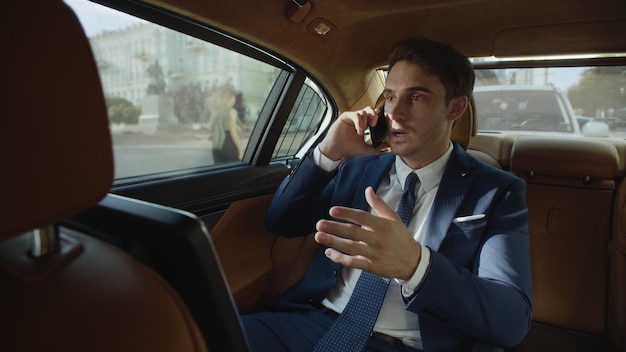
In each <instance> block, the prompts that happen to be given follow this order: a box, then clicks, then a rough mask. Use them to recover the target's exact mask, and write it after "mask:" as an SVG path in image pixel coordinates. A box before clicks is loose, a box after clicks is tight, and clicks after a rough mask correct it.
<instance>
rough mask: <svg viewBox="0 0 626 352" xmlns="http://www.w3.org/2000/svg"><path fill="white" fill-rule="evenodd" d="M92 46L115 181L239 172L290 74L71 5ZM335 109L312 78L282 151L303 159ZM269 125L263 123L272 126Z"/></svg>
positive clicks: (99, 9)
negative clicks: (225, 169) (235, 168)
mask: <svg viewBox="0 0 626 352" xmlns="http://www.w3.org/2000/svg"><path fill="white" fill-rule="evenodd" d="M66 3H67V4H68V5H70V7H72V8H73V10H74V11H75V12H76V14H77V15H78V17H79V20H80V21H81V24H82V25H83V27H84V29H85V31H86V33H87V36H88V38H89V42H90V44H91V46H92V50H93V52H94V56H95V59H96V64H97V66H98V71H99V73H100V77H101V82H102V86H103V90H104V94H105V99H106V104H107V109H108V112H109V122H110V129H111V133H112V138H113V148H114V159H115V179H116V182H117V183H118V184H119V182H120V180H123V179H126V178H132V177H137V176H145V175H156V174H163V173H169V174H171V173H172V172H174V173H175V172H177V171H184V170H192V169H194V168H200V167H207V166H211V165H217V164H219V165H227V164H234V165H238V164H240V163H241V160H242V156H243V155H244V153H245V152H246V148H252V149H254V148H255V143H257V141H252V140H250V137H251V135H252V131H253V130H254V129H255V128H259V129H264V128H265V127H264V126H257V123H258V122H259V116H260V114H261V111H262V110H263V108H264V105H265V104H266V102H267V101H268V99H270V96H271V92H272V89H273V87H274V86H275V85H276V82H277V80H279V77H280V76H281V73H282V72H284V70H283V69H282V68H279V67H276V66H274V65H272V64H269V63H267V62H265V61H261V60H258V59H255V58H251V57H249V56H246V55H243V54H240V53H239V52H236V51H233V50H230V49H228V48H226V47H223V46H219V45H215V44H212V43H210V42H207V41H204V40H201V39H198V38H196V37H193V36H190V35H187V34H184V33H180V32H177V31H174V30H171V29H169V28H167V27H164V26H161V25H158V24H155V23H151V22H149V21H145V20H143V19H140V18H137V17H134V16H131V15H129V14H126V13H123V12H120V11H117V10H113V9H110V8H107V7H104V6H102V5H99V4H95V3H92V2H89V1H86V0H66ZM329 106H330V105H329V103H328V101H327V99H326V98H325V97H324V95H323V94H322V93H321V92H320V90H319V89H318V88H317V86H316V85H315V84H314V83H313V82H312V81H310V80H308V79H307V81H306V84H305V85H303V87H302V89H301V92H300V95H299V96H298V99H297V101H296V104H295V105H294V107H293V111H292V112H291V114H290V116H289V119H288V122H287V125H286V126H285V129H284V130H283V134H282V135H281V137H280V140H279V143H278V145H277V146H276V149H275V151H274V153H273V157H274V158H279V157H290V156H296V154H297V153H298V152H299V151H300V149H301V148H305V147H306V145H307V142H308V141H309V140H310V139H313V138H314V137H315V134H316V133H319V132H320V131H319V129H320V126H321V125H322V124H321V122H322V119H323V118H325V117H327V112H328V110H329ZM264 123H265V121H263V122H259V124H264Z"/></svg>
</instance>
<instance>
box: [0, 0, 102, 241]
mask: <svg viewBox="0 0 626 352" xmlns="http://www.w3.org/2000/svg"><path fill="white" fill-rule="evenodd" d="M0 12H1V13H2V14H3V15H4V16H3V20H2V21H1V22H0V38H1V40H0V41H1V42H2V46H3V48H4V50H3V52H4V54H3V55H0V70H1V72H0V76H1V77H2V85H3V89H2V91H3V94H2V95H0V106H2V110H3V113H2V116H3V119H4V123H3V128H2V129H1V131H2V132H0V133H1V135H0V141H1V142H0V143H2V147H1V149H2V165H3V172H2V173H1V175H2V176H0V184H2V187H3V191H2V197H1V199H2V200H1V202H2V203H1V204H2V206H1V209H2V221H0V240H2V239H6V238H8V237H12V236H15V235H18V234H20V233H23V232H26V231H30V230H32V229H34V228H39V227H42V226H46V225H49V224H52V223H55V222H57V221H58V220H60V219H63V218H66V217H68V216H71V215H74V214H77V213H79V212H80V211H82V210H84V209H86V208H88V207H90V206H93V205H95V204H96V203H97V202H98V201H99V200H100V199H102V198H103V197H104V196H105V195H106V193H107V192H108V190H109V189H110V187H111V183H112V181H113V157H112V147H111V135H110V132H109V127H108V118H107V110H106V107H105V102H104V95H103V92H102V86H101V85H100V78H99V76H98V71H97V69H96V64H95V62H94V58H93V56H92V52H91V48H90V46H89V42H88V40H87V38H86V36H85V34H84V31H83V29H82V27H81V25H80V23H79V22H78V19H77V18H76V16H75V15H74V13H73V12H72V10H70V8H68V7H67V5H65V4H64V3H63V1H61V0H53V1H40V2H37V4H36V5H35V6H32V5H28V2H24V1H2V2H0ZM25 19H28V20H25Z"/></svg>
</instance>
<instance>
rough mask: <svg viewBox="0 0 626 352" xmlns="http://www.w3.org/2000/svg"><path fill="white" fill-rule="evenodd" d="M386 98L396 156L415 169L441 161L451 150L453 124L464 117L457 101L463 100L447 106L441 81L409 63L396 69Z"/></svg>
mask: <svg viewBox="0 0 626 352" xmlns="http://www.w3.org/2000/svg"><path fill="white" fill-rule="evenodd" d="M383 94H384V96H385V112H386V113H387V114H388V116H389V118H390V121H389V122H390V125H389V136H388V139H387V141H388V143H389V146H390V147H391V150H392V152H393V153H394V154H396V155H399V156H401V157H402V159H403V160H404V161H405V163H407V165H409V166H411V167H412V168H420V167H423V166H425V165H427V164H429V163H431V162H432V161H434V160H435V159H437V158H438V157H440V156H441V155H442V154H443V153H444V152H445V150H446V149H447V147H448V141H449V140H450V131H451V129H452V123H453V121H454V119H455V118H456V117H457V116H459V115H460V113H459V112H458V111H456V110H458V109H459V108H461V107H459V106H458V101H457V100H458V99H462V98H455V99H453V100H452V102H451V103H450V104H449V105H446V103H445V97H446V90H445V88H444V86H443V84H442V83H441V81H440V80H439V77H437V76H434V75H430V74H428V73H427V72H425V71H424V70H422V69H421V68H420V67H419V66H418V65H415V64H412V63H409V62H408V61H399V62H397V63H396V64H395V65H394V66H393V67H392V69H391V70H390V71H389V75H388V76H387V82H386V84H385V90H384V91H383ZM462 108H464V106H462ZM455 109H456V110H455ZM462 112H463V111H462V110H461V113H462Z"/></svg>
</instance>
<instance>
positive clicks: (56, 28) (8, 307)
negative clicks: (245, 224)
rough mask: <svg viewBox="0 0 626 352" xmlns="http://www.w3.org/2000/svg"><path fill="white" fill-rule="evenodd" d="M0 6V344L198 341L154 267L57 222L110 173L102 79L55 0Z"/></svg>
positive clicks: (91, 199)
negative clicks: (0, 17)
mask: <svg viewBox="0 0 626 352" xmlns="http://www.w3.org/2000/svg"><path fill="white" fill-rule="evenodd" d="M0 12H2V14H3V15H4V16H3V21H2V22H1V24H0V37H1V38H2V43H3V47H4V51H3V55H1V56H0V70H2V72H1V76H2V85H3V94H2V95H0V106H2V108H3V114H2V116H3V124H4V127H3V128H2V132H1V133H2V134H1V136H0V140H1V143H2V153H3V154H2V161H3V172H2V173H1V176H0V177H1V179H0V183H1V184H2V185H3V186H2V187H3V190H2V197H1V198H0V199H1V200H0V202H1V204H2V207H1V208H2V211H1V214H2V221H0V287H2V289H1V290H0V301H1V302H2V306H3V310H2V314H0V350H3V351H46V350H49V351H206V346H205V343H204V340H203V339H202V336H201V334H200V333H199V330H198V328H197V326H196V323H195V322H194V320H193V318H192V316H191V315H190V313H189V311H188V309H187V307H186V306H185V304H184V303H183V302H182V300H181V299H180V298H179V296H178V294H177V293H176V292H175V291H174V290H172V288H171V287H170V286H169V285H168V284H167V283H166V282H165V281H164V280H163V279H162V278H161V277H159V276H158V275H156V274H154V273H153V272H152V271H150V270H148V269H147V268H146V267H144V266H143V265H142V264H140V263H139V262H137V261H136V260H135V259H133V258H132V257H130V256H129V255H127V254H126V253H124V252H123V251H121V250H119V249H118V248H116V247H113V246H111V245H108V244H106V243H103V242H101V241H99V240H97V239H95V238H92V237H90V236H87V235H85V234H83V233H80V232H77V231H72V230H69V229H67V228H62V227H59V226H57V223H58V222H59V221H60V220H62V219H64V218H66V217H69V216H72V215H75V214H77V213H79V212H81V211H82V210H85V209H87V208H89V207H91V206H93V205H95V204H96V203H98V201H99V200H100V199H102V198H103V197H104V196H105V195H106V194H107V192H108V190H109V188H110V187H111V183H112V180H113V158H112V146H111V136H110V133H109V129H108V118H107V113H106V108H105V104H104V97H103V93H102V88H101V86H100V81H99V77H98V74H97V69H96V66H95V62H94V59H93V56H92V53H91V49H90V47H89V43H88V41H87V38H86V37H85V34H84V32H83V30H82V28H81V26H80V24H79V22H78V21H77V19H76V17H75V15H74V13H73V12H72V11H71V10H70V9H69V8H68V7H67V6H66V5H65V4H64V3H63V1H61V0H48V1H42V2H38V3H37V4H36V5H35V6H33V5H32V4H30V3H28V2H24V1H19V0H8V1H3V2H2V3H0Z"/></svg>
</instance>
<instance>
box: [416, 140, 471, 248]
mask: <svg viewBox="0 0 626 352" xmlns="http://www.w3.org/2000/svg"><path fill="white" fill-rule="evenodd" d="M475 167H476V164H475V163H474V162H473V160H472V159H471V157H470V156H469V154H467V153H466V152H465V151H464V150H463V149H462V148H461V147H460V146H459V145H458V144H456V143H455V144H454V152H453V153H452V155H451V157H450V160H449V161H448V165H447V166H446V169H445V171H444V173H443V176H442V178H441V183H440V184H439V190H438V191H437V195H436V196H435V200H434V202H433V206H432V208H431V210H430V215H429V219H428V222H427V224H426V228H425V229H424V238H423V240H422V243H423V244H424V245H425V246H427V247H429V248H431V249H433V250H435V251H438V250H439V247H440V246H441V243H442V242H443V240H444V238H445V237H446V234H447V232H448V228H449V227H450V224H451V223H452V220H453V219H454V217H455V215H456V212H457V209H458V208H459V206H460V205H461V203H462V202H463V199H464V198H465V195H466V194H467V192H468V190H469V187H470V185H471V184H472V183H473V182H474V178H475V177H476V175H475V173H474V172H473V171H474V169H475Z"/></svg>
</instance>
